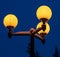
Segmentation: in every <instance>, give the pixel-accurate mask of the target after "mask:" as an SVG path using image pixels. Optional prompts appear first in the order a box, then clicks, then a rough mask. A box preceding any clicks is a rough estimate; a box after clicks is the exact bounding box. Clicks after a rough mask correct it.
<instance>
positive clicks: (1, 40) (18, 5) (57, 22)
mask: <svg viewBox="0 0 60 57" xmlns="http://www.w3.org/2000/svg"><path fill="white" fill-rule="evenodd" d="M41 5H47V6H49V7H50V8H51V9H52V12H53V15H52V18H51V20H49V24H50V27H51V30H50V32H49V34H48V35H47V36H46V38H45V39H46V42H45V44H44V45H43V44H42V43H41V41H40V40H39V39H36V38H35V51H38V52H39V55H41V56H42V57H53V54H54V50H55V47H56V46H57V47H58V50H59V52H60V0H0V57H28V56H29V54H28V53H27V52H26V51H27V49H28V48H27V47H28V44H29V42H30V37H29V36H20V37H19V36H18V37H17V36H15V37H12V38H11V39H9V38H8V36H7V30H6V28H5V27H4V26H3V18H4V16H5V15H7V14H9V13H12V14H15V15H16V16H17V17H18V20H19V24H18V26H17V27H16V28H15V29H14V31H15V32H16V31H27V30H29V29H30V28H31V27H33V28H35V27H36V25H37V24H38V23H39V20H38V19H37V18H36V10H37V8H38V7H39V6H41Z"/></svg>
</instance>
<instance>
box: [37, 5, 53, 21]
mask: <svg viewBox="0 0 60 57" xmlns="http://www.w3.org/2000/svg"><path fill="white" fill-rule="evenodd" d="M36 16H37V18H38V19H39V20H40V19H42V18H46V19H48V20H49V19H50V18H51V16H52V11H51V9H50V8H49V7H48V6H46V5H43V6H40V7H39V8H38V9H37V11H36Z"/></svg>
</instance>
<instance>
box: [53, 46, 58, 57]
mask: <svg viewBox="0 0 60 57" xmlns="http://www.w3.org/2000/svg"><path fill="white" fill-rule="evenodd" d="M54 57H59V52H58V48H57V47H56V48H55V53H54Z"/></svg>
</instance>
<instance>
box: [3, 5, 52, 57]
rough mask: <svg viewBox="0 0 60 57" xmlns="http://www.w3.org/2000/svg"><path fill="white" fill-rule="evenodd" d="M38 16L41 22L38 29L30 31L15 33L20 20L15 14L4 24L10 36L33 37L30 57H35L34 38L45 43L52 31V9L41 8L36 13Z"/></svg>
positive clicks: (10, 15) (9, 16) (7, 17)
mask: <svg viewBox="0 0 60 57" xmlns="http://www.w3.org/2000/svg"><path fill="white" fill-rule="evenodd" d="M36 16H37V18H38V19H39V20H41V22H40V23H39V24H38V25H37V27H36V29H34V28H31V29H30V30H29V31H21V32H13V29H14V28H15V27H16V26H17V25H18V18H17V17H16V16H15V15H13V14H8V15H6V16H5V17H4V20H3V24H4V26H5V27H6V28H7V29H8V36H9V38H11V37H12V36H22V35H29V36H30V37H31V41H30V51H29V52H30V57H35V55H34V37H36V38H37V39H40V40H41V41H42V43H44V37H45V35H46V34H48V32H49V31H50V27H49V25H48V23H47V22H48V20H49V19H50V18H51V16H52V11H51V9H50V8H49V7H48V6H46V5H43V6H40V7H39V8H38V9H37V11H36Z"/></svg>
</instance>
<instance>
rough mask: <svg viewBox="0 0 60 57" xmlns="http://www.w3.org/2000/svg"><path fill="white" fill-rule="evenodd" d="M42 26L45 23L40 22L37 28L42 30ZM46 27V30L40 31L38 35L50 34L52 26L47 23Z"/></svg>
mask: <svg viewBox="0 0 60 57" xmlns="http://www.w3.org/2000/svg"><path fill="white" fill-rule="evenodd" d="M42 25H43V22H40V23H38V25H37V27H36V28H40V27H42ZM45 25H46V30H45V31H43V30H40V31H39V32H38V34H41V33H46V34H48V33H49V31H50V26H49V24H48V23H45Z"/></svg>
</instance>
